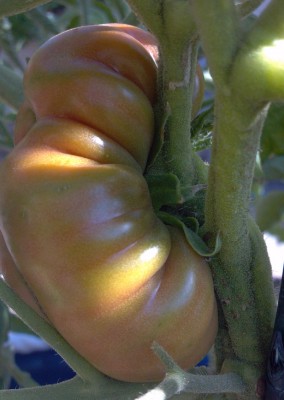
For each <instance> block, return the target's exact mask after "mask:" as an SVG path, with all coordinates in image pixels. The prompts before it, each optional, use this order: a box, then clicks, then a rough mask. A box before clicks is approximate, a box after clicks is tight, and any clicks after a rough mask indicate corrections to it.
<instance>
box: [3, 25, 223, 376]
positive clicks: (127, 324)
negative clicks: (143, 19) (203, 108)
mask: <svg viewBox="0 0 284 400" xmlns="http://www.w3.org/2000/svg"><path fill="white" fill-rule="evenodd" d="M157 54H158V53H157V46H156V42H155V39H154V38H153V37H152V36H151V35H150V34H149V33H147V32H144V31H142V30H140V29H138V28H135V27H129V26H125V25H119V24H113V25H101V26H87V27H81V28H76V29H73V30H69V31H67V32H65V33H62V34H60V35H58V36H55V37H54V38H53V39H51V40H49V41H48V42H47V43H45V44H44V45H43V46H42V47H41V48H40V49H39V50H38V51H37V52H36V53H35V54H34V56H33V57H32V58H31V60H30V62H29V65H28V69H27V71H26V74H25V81H24V86H25V98H26V99H25V103H24V105H23V107H22V109H21V111H20V113H19V116H18V121H17V126H16V146H15V148H14V149H13V151H12V152H11V153H10V155H9V156H8V157H7V158H6V160H5V161H4V162H3V163H2V166H1V168H0V175H1V176H0V179H1V191H0V228H1V232H2V234H3V238H4V241H3V242H2V245H3V247H4V248H5V251H6V254H7V255H9V257H10V258H9V257H7V258H6V261H5V259H4V260H3V262H2V270H3V274H4V277H5V279H6V280H7V282H8V284H9V285H10V286H11V287H12V288H13V289H14V290H15V291H16V292H17V293H18V294H19V295H20V296H21V297H22V298H23V299H24V300H25V301H27V302H29V304H32V306H33V307H34V308H35V309H36V310H37V312H39V313H41V314H42V315H43V316H44V318H46V319H47V320H48V321H49V322H50V323H51V324H53V325H54V326H55V328H56V329H57V330H58V331H59V332H60V333H61V334H62V335H63V337H64V338H65V339H66V340H67V341H68V342H69V343H70V344H71V345H72V346H73V347H74V348H75V349H76V350H77V351H78V352H79V353H80V354H81V355H82V356H84V357H85V358H86V359H87V360H89V361H90V362H91V363H92V364H93V365H94V366H95V367H97V368H98V369H99V370H100V371H102V372H104V373H105V374H107V375H109V376H111V377H113V378H116V379H121V380H125V381H152V380H158V379H161V378H162V376H163V374H164V372H165V371H164V369H163V365H162V364H161V362H160V361H159V360H158V359H157V357H156V356H155V355H154V354H153V352H152V350H151V345H152V343H153V342H154V341H156V342H158V343H159V344H160V345H161V346H163V347H164V348H165V350H167V351H168V352H169V353H170V354H171V355H172V356H173V358H174V359H175V360H176V361H177V362H178V363H179V364H180V365H181V367H183V368H189V367H192V366H194V365H195V364H196V363H197V362H198V361H199V360H200V359H201V358H202V357H203V356H204V355H205V354H206V353H207V351H208V350H209V349H210V347H211V346H212V344H213V342H214V339H215V335H216V330H217V312H216V302H215V296H214V289H213V282H212V277H211V273H210V270H209V267H208V265H207V263H206V261H205V260H204V259H203V258H202V257H200V256H199V255H197V254H196V253H195V252H194V250H193V249H192V248H191V247H190V245H189V244H188V243H187V241H186V240H185V237H184V235H183V233H182V232H181V231H179V230H178V229H176V228H171V227H169V226H166V225H164V224H163V223H162V222H161V221H160V220H159V219H158V218H157V216H156V214H155V213H154V210H153V206H152V202H151V198H150V195H149V190H148V187H147V184H146V181H145V179H144V177H143V170H144V168H145V165H146V161H147V157H148V154H149V150H150V147H151V144H152V140H153V135H154V112H153V104H154V101H155V90H156V89H155V88H156V73H157V65H156V61H157V60H156V57H157ZM7 260H8V261H7Z"/></svg>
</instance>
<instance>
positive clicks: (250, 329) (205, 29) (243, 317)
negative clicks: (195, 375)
mask: <svg viewBox="0 0 284 400" xmlns="http://www.w3.org/2000/svg"><path fill="white" fill-rule="evenodd" d="M193 5H194V6H193V9H194V14H195V17H196V20H197V24H198V27H199V29H200V33H201V41H202V43H203V48H204V50H205V53H206V56H207V60H208V64H209V68H210V71H211V73H212V76H213V79H214V83H215V89H216V96H215V125H214V135H213V147H212V155H211V164H210V169H209V180H208V190H207V196H206V206H205V221H206V224H205V230H207V231H208V232H210V234H211V235H212V236H213V237H214V236H215V235H216V234H217V232H220V234H221V238H222V248H221V251H220V253H219V254H218V255H217V256H216V257H214V258H213V260H212V263H211V264H212V270H213V275H214V282H215V286H216V291H217V294H218V300H219V304H220V307H221V309H220V310H219V311H220V317H221V318H220V330H219V338H218V340H217V343H219V346H217V347H216V353H217V364H218V365H219V367H222V370H224V369H225V370H233V371H235V372H238V373H240V374H241V375H242V376H243V377H244V379H245V380H246V381H247V382H248V383H249V384H250V385H251V386H250V391H254V385H255V382H256V379H257V377H258V376H259V375H261V374H262V373H263V372H264V364H265V361H266V356H267V349H268V345H269V341H270V334H271V331H272V327H273V317H274V308H275V302H274V297H273V288H272V276H271V267H270V262H269V259H268V256H267V252H266V249H265V244H264V241H263V238H262V235H261V234H260V232H259V231H258V228H257V227H256V226H255V223H254V222H253V221H252V219H251V217H250V211H249V209H250V196H251V186H252V181H253V176H254V168H255V159H256V155H257V152H258V149H259V143H260V136H261V131H262V125H263V121H264V119H265V117H266V112H267V108H266V107H265V103H263V99H260V101H259V102H258V103H255V102H252V101H251V98H250V96H249V95H245V93H244V92H243V93H242V95H241V93H240V92H238V93H237V91H236V90H235V89H234V88H235V87H233V85H235V83H234V82H235V81H237V79H240V80H241V79H246V78H247V76H246V74H248V73H249V72H248V71H249V70H248V69H239V70H238V74H242V76H240V75H238V78H236V76H234V79H232V75H231V73H232V72H231V71H234V74H236V72H235V70H234V62H235V60H237V56H236V54H237V52H238V46H239V40H240V37H241V36H242V37H243V36H244V33H243V32H242V30H241V24H240V21H239V20H238V16H237V14H236V10H235V8H234V6H233V2H231V1H226V0H214V1H212V2H210V5H209V3H208V2H206V1H204V0H199V1H194V2H193ZM205 6H206V13H204V10H205V8H204V7H205ZM208 7H209V8H210V9H208ZM217 21H219V23H218V24H217ZM221 21H222V22H223V21H224V23H222V22H221ZM213 27H214V28H213ZM252 29H253V28H252ZM250 34H252V32H251V33H250ZM223 37H226V40H225V41H224V40H223V39H222V38H223ZM243 40H244V38H243ZM255 67H256V69H257V68H261V65H258V66H255ZM251 92H253V88H251ZM260 288H261V290H262V294H261V293H260ZM264 315H265V317H264ZM223 316H224V319H223V318H222V317H223ZM225 344H227V345H225Z"/></svg>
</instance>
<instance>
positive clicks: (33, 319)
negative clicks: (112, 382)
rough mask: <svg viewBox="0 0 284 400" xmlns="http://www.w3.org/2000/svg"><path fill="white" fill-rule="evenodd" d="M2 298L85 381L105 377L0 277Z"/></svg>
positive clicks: (0, 297)
mask: <svg viewBox="0 0 284 400" xmlns="http://www.w3.org/2000/svg"><path fill="white" fill-rule="evenodd" d="M0 299H1V300H2V301H4V302H5V303H6V304H7V305H8V306H9V307H11V308H12V309H13V310H14V311H15V312H16V313H17V314H18V316H19V317H20V318H21V319H22V320H23V321H24V322H25V323H26V324H27V325H28V326H29V327H30V328H31V329H32V330H33V331H34V332H35V333H37V334H38V335H39V336H41V337H42V338H43V339H44V340H46V341H47V342H48V343H49V344H50V345H51V346H52V347H53V348H54V349H55V350H56V351H57V352H58V353H59V354H60V355H61V356H62V357H63V358H64V359H65V361H66V362H67V363H68V364H69V366H70V367H71V368H72V369H73V370H74V371H75V372H76V373H77V374H78V375H79V376H80V377H81V378H82V380H83V381H87V382H97V383H99V382H101V381H102V380H103V379H104V375H103V374H102V373H100V372H99V371H97V370H96V369H95V368H94V367H93V366H92V365H91V364H89V363H88V362H87V361H86V360H85V359H84V358H83V357H81V356H80V355H79V354H78V353H77V352H76V351H75V350H74V349H73V347H71V346H70V345H69V344H68V343H67V342H66V341H65V340H64V339H63V337H62V336H61V335H60V334H59V333H58V332H57V330H56V329H54V328H53V327H52V326H51V325H50V324H49V323H48V322H47V321H46V320H44V319H43V318H41V317H40V316H39V315H38V314H37V313H36V312H35V311H34V310H33V309H32V308H31V307H29V306H28V305H27V304H26V303H24V302H23V301H22V300H21V299H20V298H19V297H18V296H17V295H16V294H15V293H14V292H13V291H12V290H11V289H10V288H9V286H8V285H7V284H6V283H5V282H4V280H3V279H0Z"/></svg>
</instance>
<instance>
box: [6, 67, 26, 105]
mask: <svg viewBox="0 0 284 400" xmlns="http://www.w3.org/2000/svg"><path fill="white" fill-rule="evenodd" d="M23 98H24V95H23V85H22V78H21V77H20V76H19V75H18V74H16V73H15V72H14V71H13V70H12V69H10V68H8V67H6V66H5V65H3V64H0V101H3V102H4V103H5V104H7V105H9V106H10V107H12V108H13V109H15V110H17V109H18V108H19V106H20V104H21V103H22V101H23Z"/></svg>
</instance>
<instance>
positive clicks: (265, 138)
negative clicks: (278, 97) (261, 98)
mask: <svg viewBox="0 0 284 400" xmlns="http://www.w3.org/2000/svg"><path fill="white" fill-rule="evenodd" d="M277 155H284V103H273V104H271V106H270V108H269V111H268V114H267V117H266V120H265V123H264V126H263V132H262V138H261V152H260V156H261V159H262V161H265V160H267V159H268V158H271V157H273V156H277Z"/></svg>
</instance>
